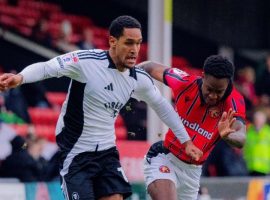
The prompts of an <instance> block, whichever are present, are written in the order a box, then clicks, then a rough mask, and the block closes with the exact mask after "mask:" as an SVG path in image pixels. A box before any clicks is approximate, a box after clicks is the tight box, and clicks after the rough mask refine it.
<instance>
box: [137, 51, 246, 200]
mask: <svg viewBox="0 0 270 200" xmlns="http://www.w3.org/2000/svg"><path fill="white" fill-rule="evenodd" d="M140 66H141V67H142V68H144V69H145V70H146V71H147V72H148V73H149V74H150V75H151V76H152V77H154V78H155V79H157V80H158V81H161V82H163V83H164V84H166V85H167V86H169V87H170V88H171V89H172V92H173V94H174V97H175V109H176V111H177V112H178V114H179V116H180V118H181V120H182V122H183V124H184V126H185V128H186V130H187V132H188V134H189V136H190V138H192V141H193V143H194V144H195V146H197V147H198V148H199V149H200V150H201V151H202V152H203V156H202V157H201V158H200V159H199V160H198V161H195V160H193V159H192V158H191V157H190V156H188V155H187V154H186V153H185V151H184V147H183V145H181V143H180V141H179V140H178V139H177V138H176V136H175V134H174V133H173V132H172V131H171V130H169V131H168V132H167V133H166V136H165V140H164V141H159V142H157V143H155V144H153V145H152V146H151V148H150V149H149V152H148V153H147V155H146V159H145V165H144V167H145V169H144V173H145V179H146V185H147V190H148V192H149V194H150V196H151V197H152V199H153V200H163V199H167V200H175V199H180V200H186V199H188V200H195V199H197V194H198V190H199V186H200V185H199V182H200V176H201V169H202V164H203V163H204V162H205V161H206V159H207V157H208V156H209V154H210V152H211V151H212V150H213V148H214V146H215V145H216V143H217V142H218V141H219V140H220V139H223V140H225V141H226V142H227V143H229V144H230V145H232V146H234V147H239V148H241V147H243V145H244V142H245V134H246V126H245V103H244V99H243V97H242V95H241V94H240V93H239V92H238V91H237V90H236V89H235V88H234V86H233V75H234V66H233V64H232V63H231V62H230V61H229V60H227V59H226V58H224V57H222V56H220V55H213V56H210V57H208V58H207V59H206V60H205V62H204V66H203V73H202V76H201V77H198V76H194V75H189V74H187V73H186V72H184V71H181V70H179V69H176V68H169V67H166V66H164V65H162V64H158V63H154V62H150V61H148V62H144V63H141V64H140Z"/></svg>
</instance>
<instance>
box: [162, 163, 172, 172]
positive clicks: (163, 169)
mask: <svg viewBox="0 0 270 200" xmlns="http://www.w3.org/2000/svg"><path fill="white" fill-rule="evenodd" d="M159 171H160V172H161V173H170V172H171V170H170V168H169V167H167V166H166V165H161V166H160V167H159Z"/></svg>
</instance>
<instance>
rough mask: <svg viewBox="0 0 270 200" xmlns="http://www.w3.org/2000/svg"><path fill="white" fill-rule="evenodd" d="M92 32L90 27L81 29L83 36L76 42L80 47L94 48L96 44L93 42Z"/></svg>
mask: <svg viewBox="0 0 270 200" xmlns="http://www.w3.org/2000/svg"><path fill="white" fill-rule="evenodd" d="M93 40H94V33H93V31H92V29H91V28H90V27H87V28H86V29H84V30H83V38H82V40H81V41H80V42H79V43H78V46H79V48H80V49H85V50H87V49H95V48H96V46H95V45H94V44H93Z"/></svg>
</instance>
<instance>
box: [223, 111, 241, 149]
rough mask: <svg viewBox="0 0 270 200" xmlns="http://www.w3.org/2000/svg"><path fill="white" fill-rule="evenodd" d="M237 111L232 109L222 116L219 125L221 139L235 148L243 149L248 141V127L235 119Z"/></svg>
mask: <svg viewBox="0 0 270 200" xmlns="http://www.w3.org/2000/svg"><path fill="white" fill-rule="evenodd" d="M234 114H235V111H233V110H232V109H230V110H229V111H228V113H227V112H224V113H223V114H222V117H221V119H220V121H219V124H218V130H219V134H220V136H221V138H222V139H223V140H225V141H226V142H227V143H228V144H230V145H231V146H234V147H238V148H242V147H243V146H244V143H245V139H246V134H245V133H246V126H245V125H244V124H243V122H242V121H240V120H237V119H236V118H235V117H234Z"/></svg>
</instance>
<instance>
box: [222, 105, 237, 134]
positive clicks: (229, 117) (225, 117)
mask: <svg viewBox="0 0 270 200" xmlns="http://www.w3.org/2000/svg"><path fill="white" fill-rule="evenodd" d="M234 114H235V111H233V110H232V109H231V108H230V109H229V111H228V113H227V112H223V114H222V116H221V119H220V120H219V122H218V131H219V135H220V137H221V138H225V137H227V136H228V135H229V134H231V133H233V132H235V129H233V128H232V126H233V123H234V122H235V120H236V119H235V117H234Z"/></svg>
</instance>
